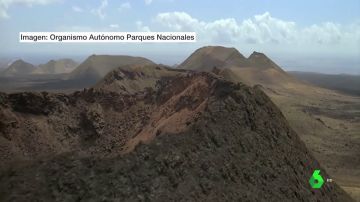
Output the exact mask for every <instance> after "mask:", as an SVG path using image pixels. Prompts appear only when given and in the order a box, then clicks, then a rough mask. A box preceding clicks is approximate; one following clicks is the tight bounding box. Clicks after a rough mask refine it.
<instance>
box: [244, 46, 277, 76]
mask: <svg viewBox="0 0 360 202" xmlns="http://www.w3.org/2000/svg"><path fill="white" fill-rule="evenodd" d="M248 61H249V63H250V65H251V66H252V67H257V68H274V69H277V70H281V71H282V69H281V68H280V67H279V66H278V65H277V64H276V63H275V62H273V61H272V60H271V59H270V58H268V57H267V56H266V55H265V54H264V53H259V52H256V51H254V52H253V53H252V54H251V55H250V56H249V58H248Z"/></svg>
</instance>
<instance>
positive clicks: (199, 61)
mask: <svg viewBox="0 0 360 202" xmlns="http://www.w3.org/2000/svg"><path fill="white" fill-rule="evenodd" d="M178 68H182V69H192V70H200V71H216V72H215V73H216V74H220V75H222V76H224V77H225V78H227V79H230V80H233V81H242V82H244V83H246V84H249V85H256V84H277V85H283V84H286V83H288V82H298V81H296V79H294V78H292V77H291V76H290V75H288V74H287V73H286V72H284V71H283V70H282V69H281V68H280V67H279V66H278V65H277V64H276V63H275V62H273V61H272V60H271V59H270V58H268V57H267V56H266V55H265V54H263V53H259V52H253V53H252V54H251V55H250V56H249V58H245V57H244V56H243V55H242V54H241V53H240V52H239V51H238V50H236V49H235V48H227V47H222V46H206V47H203V48H200V49H198V50H196V51H195V52H194V53H193V54H191V55H190V56H189V57H188V58H187V59H186V60H185V61H184V62H183V63H182V64H181V65H179V67H178Z"/></svg>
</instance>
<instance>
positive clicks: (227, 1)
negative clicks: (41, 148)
mask: <svg viewBox="0 0 360 202" xmlns="http://www.w3.org/2000/svg"><path fill="white" fill-rule="evenodd" d="M20 31H195V32H196V33H197V34H198V42H197V43H192V44H170V45H169V44H123V43H117V44H108V43H107V44H20V43H18V32H20ZM204 45H223V46H231V47H236V48H237V49H238V50H239V51H240V52H241V53H243V54H244V55H245V56H248V55H249V54H250V53H251V52H252V51H254V50H256V51H261V52H264V53H265V54H267V55H268V56H270V57H271V58H273V59H274V60H275V61H276V62H277V63H279V64H280V65H281V66H283V67H284V68H285V69H290V70H305V71H320V72H325V73H327V72H328V73H357V74H360V1H359V0H346V1H340V0H326V1H325V0H316V1H314V0H311V1H310V0H302V1H289V0H274V1H270V0H251V1H250V0H249V1H244V0H221V1H220V0H218V1H209V0H206V1H205V0H145V1H144V0H72V1H70V0H0V58H1V57H8V56H12V57H21V58H25V59H28V60H35V59H34V58H37V59H39V58H40V60H41V58H43V59H44V58H45V59H48V58H49V57H55V56H57V57H62V56H68V57H85V56H86V55H90V54H94V53H95V54H130V55H140V56H145V57H149V58H150V59H153V60H155V61H156V62H161V63H167V64H173V63H179V62H181V61H182V60H183V59H184V58H185V57H186V56H188V55H189V54H190V53H191V52H193V51H194V50H195V49H197V48H199V47H201V46H204Z"/></svg>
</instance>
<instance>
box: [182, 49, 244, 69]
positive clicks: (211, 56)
mask: <svg viewBox="0 0 360 202" xmlns="http://www.w3.org/2000/svg"><path fill="white" fill-rule="evenodd" d="M234 66H236V67H246V66H249V62H248V61H247V59H246V58H245V57H244V56H243V55H242V54H241V53H239V51H237V50H236V49H235V48H226V47H222V46H206V47H202V48H199V49H197V50H196V51H195V52H194V53H193V54H191V55H190V56H189V57H188V58H187V59H186V60H185V61H184V62H183V63H181V64H180V65H179V66H178V68H180V69H192V70H202V71H204V70H205V71H207V70H211V69H212V68H214V67H217V68H229V67H234Z"/></svg>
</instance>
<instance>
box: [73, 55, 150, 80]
mask: <svg viewBox="0 0 360 202" xmlns="http://www.w3.org/2000/svg"><path fill="white" fill-rule="evenodd" d="M147 64H155V63H154V62H152V61H151V60H148V59H146V58H143V57H132V56H121V55H120V56H115V55H113V56H112V55H92V56H90V57H88V58H87V59H86V60H85V61H84V62H83V63H81V64H80V65H79V66H78V67H77V68H76V69H75V70H74V71H72V72H71V73H70V76H69V79H93V80H100V79H101V78H103V77H104V76H105V75H106V74H107V73H109V72H110V71H112V70H114V69H115V68H117V67H120V66H125V65H147Z"/></svg>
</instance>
